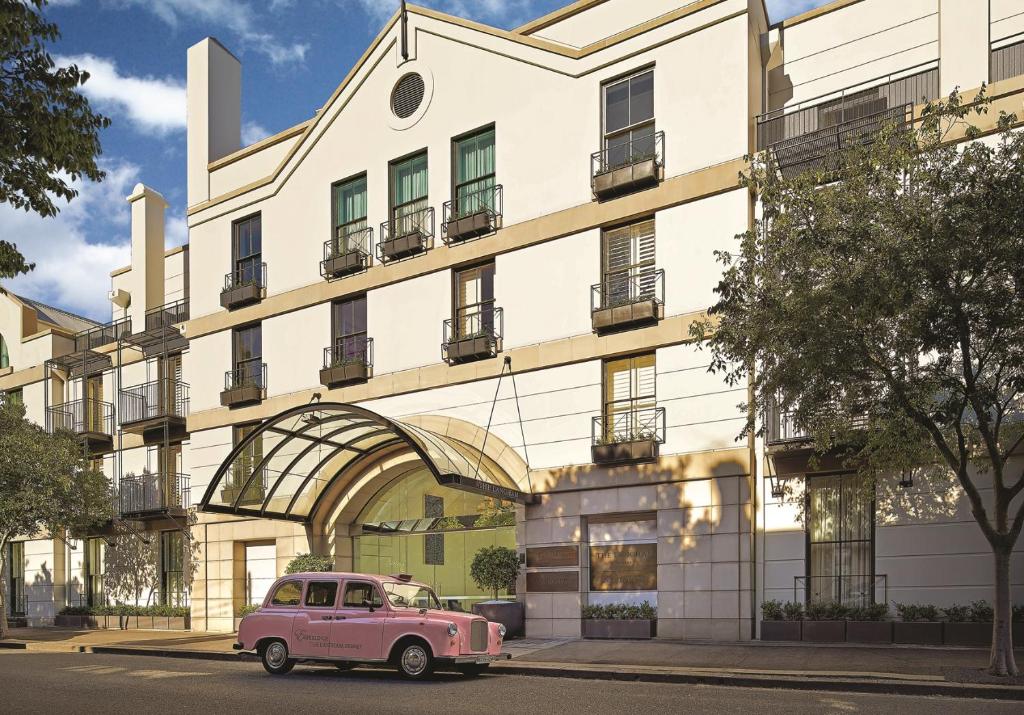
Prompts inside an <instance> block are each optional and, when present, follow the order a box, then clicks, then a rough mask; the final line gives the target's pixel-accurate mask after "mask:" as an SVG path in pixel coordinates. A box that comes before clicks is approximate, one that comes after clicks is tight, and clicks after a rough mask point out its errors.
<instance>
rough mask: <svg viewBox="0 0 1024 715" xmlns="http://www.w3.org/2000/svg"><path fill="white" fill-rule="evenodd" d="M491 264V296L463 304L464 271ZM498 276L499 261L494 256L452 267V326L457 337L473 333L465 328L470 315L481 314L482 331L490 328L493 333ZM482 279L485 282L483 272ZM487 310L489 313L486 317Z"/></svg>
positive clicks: (478, 268) (480, 269) (478, 269)
mask: <svg viewBox="0 0 1024 715" xmlns="http://www.w3.org/2000/svg"><path fill="white" fill-rule="evenodd" d="M488 266H490V268H491V271H492V273H491V297H490V298H486V299H483V300H480V301H477V302H476V303H468V304H466V305H462V301H461V291H460V290H459V285H460V277H461V276H462V275H463V274H464V273H468V272H470V271H482V270H483V269H484V268H486V267H488ZM497 277H498V265H497V261H496V260H495V259H493V258H491V259H488V260H486V261H482V262H479V263H470V264H468V265H465V266H459V267H457V268H453V269H452V326H453V327H454V328H455V337H456V338H464V337H468V335H470V334H471V333H467V332H466V331H465V330H464V329H463V324H464V323H465V324H468V323H469V319H470V316H473V315H476V314H479V315H480V316H481V317H480V318H479V319H478V321H479V323H480V329H481V331H484V330H490V332H491V333H493V332H494V329H495V314H496V310H497V307H496V303H497V297H496V294H497V291H496V290H495V285H494V282H495V280H496V279H497ZM480 281H481V283H483V274H482V273H481V276H480ZM485 312H486V313H487V315H486V319H485Z"/></svg>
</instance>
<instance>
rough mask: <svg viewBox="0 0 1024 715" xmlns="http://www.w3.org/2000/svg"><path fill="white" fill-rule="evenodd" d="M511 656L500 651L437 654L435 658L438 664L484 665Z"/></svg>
mask: <svg viewBox="0 0 1024 715" xmlns="http://www.w3.org/2000/svg"><path fill="white" fill-rule="evenodd" d="M511 658H512V654H511V653H500V654H498V655H490V654H488V653H479V654H477V655H472V654H471V655H442V656H438V657H437V659H436V660H437V662H438V663H440V664H448V665H469V664H476V665H485V664H488V663H493V662H494V661H496V660H510V659H511Z"/></svg>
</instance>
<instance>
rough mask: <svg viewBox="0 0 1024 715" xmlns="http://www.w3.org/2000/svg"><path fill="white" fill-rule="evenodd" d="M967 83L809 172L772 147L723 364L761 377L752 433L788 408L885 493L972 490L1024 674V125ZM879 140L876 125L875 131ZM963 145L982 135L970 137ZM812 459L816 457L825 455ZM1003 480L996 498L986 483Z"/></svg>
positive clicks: (729, 371) (719, 344) (722, 291)
mask: <svg viewBox="0 0 1024 715" xmlns="http://www.w3.org/2000/svg"><path fill="white" fill-rule="evenodd" d="M988 109H989V102H988V100H987V99H986V98H985V96H984V89H983V90H982V95H980V96H979V97H977V98H976V99H975V101H974V102H971V103H969V104H963V103H962V102H961V99H960V97H959V95H958V93H956V92H954V93H953V94H952V95H951V96H950V97H949V98H948V100H946V101H943V102H938V103H936V104H934V105H930V106H928V107H927V108H926V110H925V112H924V115H923V121H921V122H919V123H918V124H917V125H916V126H915V127H914V128H912V129H908V128H907V127H905V126H904V127H901V126H899V125H897V124H888V125H886V126H884V127H881V129H880V131H879V132H878V133H877V135H873V136H874V137H875V138H874V141H873V142H871V141H865V142H862V143H861V145H860V146H857V147H854V148H852V149H851V150H849V151H848V152H846V153H844V154H842V155H840V156H838V157H833V158H832V159H830V161H829V163H828V165H822V166H818V167H817V168H816V169H815V170H811V171H806V172H804V173H802V174H800V175H798V176H790V177H789V178H785V177H783V176H782V175H781V172H780V171H778V167H777V166H776V163H775V159H774V157H773V156H772V154H771V152H767V153H765V154H764V155H762V156H759V157H756V158H754V159H753V163H752V165H751V168H750V171H749V173H745V174H744V175H743V176H742V177H741V183H743V184H744V185H745V186H746V187H747V188H748V189H749V190H750V191H751V192H752V193H753V194H754V195H755V196H756V197H757V198H758V199H759V200H760V202H761V206H762V215H761V217H760V218H759V219H758V220H757V221H756V222H755V223H754V227H753V229H752V230H751V231H748V232H747V233H745V234H742V235H740V236H738V237H737V238H739V240H740V244H739V252H738V254H737V255H732V254H730V253H728V252H720V253H719V255H718V257H719V260H720V261H721V262H722V263H723V265H724V275H723V277H722V280H721V282H720V284H719V286H718V287H717V289H716V293H717V295H718V298H717V302H716V304H715V305H714V306H713V307H712V309H711V311H710V312H709V317H708V319H707V320H704V321H701V322H700V323H698V324H697V325H695V326H694V327H693V329H692V335H693V337H695V338H697V339H700V340H704V339H707V340H709V345H710V350H711V352H712V360H711V363H712V366H711V367H712V370H713V371H716V372H719V373H721V374H724V375H725V376H726V379H727V380H728V382H730V383H731V384H744V385H747V384H748V382H749V387H750V393H749V394H751V395H752V401H751V403H750V404H744V405H741V408H742V409H744V410H746V411H747V415H748V423H747V427H746V429H745V431H744V435H746V434H749V433H750V431H751V430H755V431H757V433H759V434H762V433H763V431H764V427H763V424H764V421H763V420H762V421H761V422H760V424H761V426H760V427H758V426H757V425H758V422H757V421H756V418H758V417H764V416H765V415H767V414H769V411H770V410H772V409H773V408H774V406H775V404H776V403H778V404H780V405H784V406H785V409H787V410H789V411H790V413H791V417H792V419H793V420H794V421H795V423H796V424H797V425H798V426H799V427H800V428H802V429H803V430H804V431H805V432H807V433H808V434H809V435H810V438H811V439H812V441H813V447H814V453H815V455H816V456H815V459H817V458H818V457H820V456H821V455H825V454H831V455H833V456H836V457H837V458H839V459H840V460H841V461H842V463H844V464H845V465H847V466H848V467H851V468H854V469H856V470H857V471H859V472H860V473H861V474H863V475H864V477H865V479H864V480H863V481H864V482H865V483H866V484H867V485H868V487H867V488H870V489H872V490H875V493H879V494H880V493H883V492H886V491H887V490H888V491H889V492H890V493H891V492H892V491H893V490H898V489H899V487H898V486H897V484H898V478H899V475H900V474H905V473H907V472H908V471H910V470H912V471H913V473H914V474H915V476H916V478H918V479H925V480H931V481H935V482H936V483H941V481H942V480H947V483H948V484H950V485H951V486H952V485H958V486H959V488H960V489H962V492H963V494H965V495H966V498H967V500H968V501H969V503H970V507H971V511H972V513H973V515H974V518H975V520H976V521H977V523H978V526H979V528H980V529H981V531H982V533H983V534H984V536H985V539H986V540H987V542H988V544H989V546H990V548H991V550H992V556H993V562H994V573H995V579H994V581H995V598H994V601H995V619H994V628H993V640H992V650H991V658H990V663H989V670H990V672H992V673H994V674H998V675H1007V674H1016V673H1017V666H1016V663H1015V662H1014V657H1013V649H1012V641H1011V626H1010V621H1011V604H1010V554H1011V551H1012V550H1013V547H1014V544H1015V543H1016V542H1017V539H1018V536H1019V535H1020V532H1021V527H1022V525H1024V504H1022V503H1021V499H1020V495H1021V492H1022V490H1024V475H1022V473H1021V472H1022V460H1021V457H1020V448H1021V446H1022V440H1024V429H1022V418H1024V404H1022V391H1024V319H1022V316H1024V201H1022V200H1021V197H1022V196H1024V134H1020V133H1014V132H1012V131H1011V127H1012V126H1013V125H1014V124H1015V123H1016V121H1017V118H1016V117H1015V116H1007V115H1001V116H1000V117H999V119H998V122H997V124H996V132H995V133H994V134H993V135H992V136H990V137H986V138H985V139H983V140H979V130H978V129H976V128H975V127H973V126H972V125H971V122H972V121H974V119H973V117H975V116H981V115H983V114H986V113H987V112H988ZM865 138H867V135H865ZM963 140H967V142H966V143H964V141H963ZM812 466H813V465H812ZM989 487H991V492H988V491H987V490H988V488H989Z"/></svg>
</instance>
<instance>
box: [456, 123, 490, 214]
mask: <svg viewBox="0 0 1024 715" xmlns="http://www.w3.org/2000/svg"><path fill="white" fill-rule="evenodd" d="M454 159H455V167H454V171H452V176H453V177H454V178H455V186H454V190H453V191H452V196H453V197H454V199H455V201H454V206H453V208H454V211H453V213H454V214H455V216H470V215H472V214H475V213H479V212H480V211H492V212H493V211H495V205H494V204H495V198H494V183H495V168H494V127H491V128H490V129H485V130H484V131H481V132H477V133H476V134H471V135H470V136H467V137H463V138H461V139H456V140H455V147H454Z"/></svg>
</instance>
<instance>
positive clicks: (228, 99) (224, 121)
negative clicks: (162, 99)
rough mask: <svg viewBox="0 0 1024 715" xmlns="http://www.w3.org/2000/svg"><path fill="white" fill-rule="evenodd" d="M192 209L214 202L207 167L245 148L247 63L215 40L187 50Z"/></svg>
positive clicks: (189, 190)
mask: <svg viewBox="0 0 1024 715" xmlns="http://www.w3.org/2000/svg"><path fill="white" fill-rule="evenodd" d="M186 96H187V99H186V105H187V112H186V113H187V135H188V136H187V143H188V205H189V206H195V205H196V204H199V203H202V202H204V201H207V200H209V199H210V174H209V170H208V165H209V164H210V162H211V161H216V160H217V159H220V158H221V157H224V156H227V155H228V154H231V153H232V152H235V151H238V149H240V148H241V146H242V63H241V62H239V61H238V58H237V57H235V56H234V55H233V54H231V53H230V52H229V51H228V50H227V48H225V47H224V45H222V44H220V42H218V41H217V40H216V39H214V38H212V37H207V38H206V39H204V40H202V41H200V42H198V43H196V44H195V45H192V47H190V48H188V70H187V84H186Z"/></svg>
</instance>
